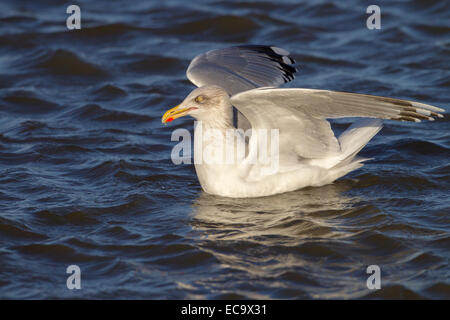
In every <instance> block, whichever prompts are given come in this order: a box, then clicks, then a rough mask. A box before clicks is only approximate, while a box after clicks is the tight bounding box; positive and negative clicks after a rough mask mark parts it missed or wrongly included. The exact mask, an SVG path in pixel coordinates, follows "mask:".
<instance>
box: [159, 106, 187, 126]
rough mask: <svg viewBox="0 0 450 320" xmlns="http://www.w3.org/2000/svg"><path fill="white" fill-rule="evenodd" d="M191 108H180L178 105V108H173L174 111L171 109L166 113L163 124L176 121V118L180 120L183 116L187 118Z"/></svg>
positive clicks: (162, 120)
mask: <svg viewBox="0 0 450 320" xmlns="http://www.w3.org/2000/svg"><path fill="white" fill-rule="evenodd" d="M189 110H191V108H180V105H177V106H176V107H173V108H172V109H169V110H167V111H166V113H164V115H163V117H162V119H161V122H162V123H167V122H170V121H173V120H175V119H176V118H180V117H182V116H185V115H186V114H187V113H188V112H189Z"/></svg>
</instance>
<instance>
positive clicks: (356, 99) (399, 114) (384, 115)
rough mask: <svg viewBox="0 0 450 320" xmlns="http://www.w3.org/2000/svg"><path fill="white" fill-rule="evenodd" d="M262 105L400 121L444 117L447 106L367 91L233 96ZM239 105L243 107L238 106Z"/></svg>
mask: <svg viewBox="0 0 450 320" xmlns="http://www.w3.org/2000/svg"><path fill="white" fill-rule="evenodd" d="M231 100H232V102H238V101H241V100H246V101H250V100H251V101H252V102H253V105H258V104H263V105H264V104H266V105H267V104H269V105H270V104H283V106H285V107H286V108H293V109H296V110H301V111H302V112H304V113H305V114H307V115H309V116H313V117H318V118H328V119H330V118H345V117H366V118H379V119H389V120H400V121H415V122H420V121H421V120H434V118H437V117H438V118H442V117H443V116H442V114H440V113H439V112H445V110H444V109H441V108H437V107H434V106H431V105H428V104H424V103H419V102H414V101H408V100H401V99H393V98H387V97H380V96H373V95H367V94H358V93H349V92H338V91H330V90H317V89H300V88H299V89H297V88H292V89H290V88H287V89H276V88H261V89H256V90H251V91H248V92H243V93H240V94H238V95H236V96H234V97H232V98H231ZM236 107H238V108H239V106H238V105H236Z"/></svg>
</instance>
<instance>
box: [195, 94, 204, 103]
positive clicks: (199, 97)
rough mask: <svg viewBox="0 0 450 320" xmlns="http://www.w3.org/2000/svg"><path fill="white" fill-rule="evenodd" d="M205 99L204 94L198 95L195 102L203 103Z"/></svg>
mask: <svg viewBox="0 0 450 320" xmlns="http://www.w3.org/2000/svg"><path fill="white" fill-rule="evenodd" d="M204 100H205V97H204V96H197V97H196V98H195V102H197V103H202V102H203V101H204Z"/></svg>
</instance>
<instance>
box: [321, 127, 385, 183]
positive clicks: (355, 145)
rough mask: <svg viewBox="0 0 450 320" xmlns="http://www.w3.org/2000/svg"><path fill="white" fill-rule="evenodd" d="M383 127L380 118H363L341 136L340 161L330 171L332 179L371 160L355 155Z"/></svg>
mask: <svg viewBox="0 0 450 320" xmlns="http://www.w3.org/2000/svg"><path fill="white" fill-rule="evenodd" d="M382 127H383V121H382V120H380V119H362V120H359V121H357V122H355V123H353V124H352V125H351V126H350V127H349V128H348V129H347V130H345V131H344V132H343V133H342V134H341V135H340V136H339V138H338V140H339V143H340V145H341V154H340V156H339V158H340V161H339V162H338V163H337V164H336V165H335V166H334V167H333V168H332V169H331V170H330V171H329V175H330V177H329V178H330V180H332V181H334V180H335V179H338V178H340V177H342V176H344V175H346V174H347V173H349V172H350V171H353V170H355V169H358V168H360V167H362V165H363V164H362V162H364V161H366V160H369V159H367V158H355V157H356V155H357V154H358V152H359V151H361V149H362V148H364V146H365V145H366V144H367V143H368V142H369V141H370V140H371V139H372V138H373V137H374V136H375V135H376V134H377V133H378V132H379V131H380V130H381V128H382Z"/></svg>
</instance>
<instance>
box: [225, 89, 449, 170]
mask: <svg viewBox="0 0 450 320" xmlns="http://www.w3.org/2000/svg"><path fill="white" fill-rule="evenodd" d="M231 102H232V104H233V105H234V106H235V107H236V108H237V109H238V110H239V111H240V112H242V113H243V114H244V116H245V117H246V118H247V119H248V120H249V121H250V123H251V126H252V128H253V129H279V136H280V163H282V161H283V160H286V161H289V160H290V159H292V157H293V156H294V157H295V156H296V155H297V156H300V157H303V158H322V157H329V156H332V155H334V154H337V153H338V152H339V150H340V146H339V143H338V141H337V140H336V138H335V136H334V133H333V131H332V130H331V128H330V125H329V123H328V121H327V120H326V119H329V118H344V117H366V118H380V119H391V120H400V121H416V122H419V121H421V120H433V119H434V117H442V115H441V114H440V113H439V112H444V111H445V110H443V109H441V108H437V107H434V106H430V105H427V104H423V103H418V102H412V101H406V100H399V99H392V98H385V97H378V96H371V95H364V94H355V93H346V92H336V91H328V90H315V89H280V88H259V89H253V90H249V91H245V92H241V93H238V94H237V95H234V96H232V97H231Z"/></svg>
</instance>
